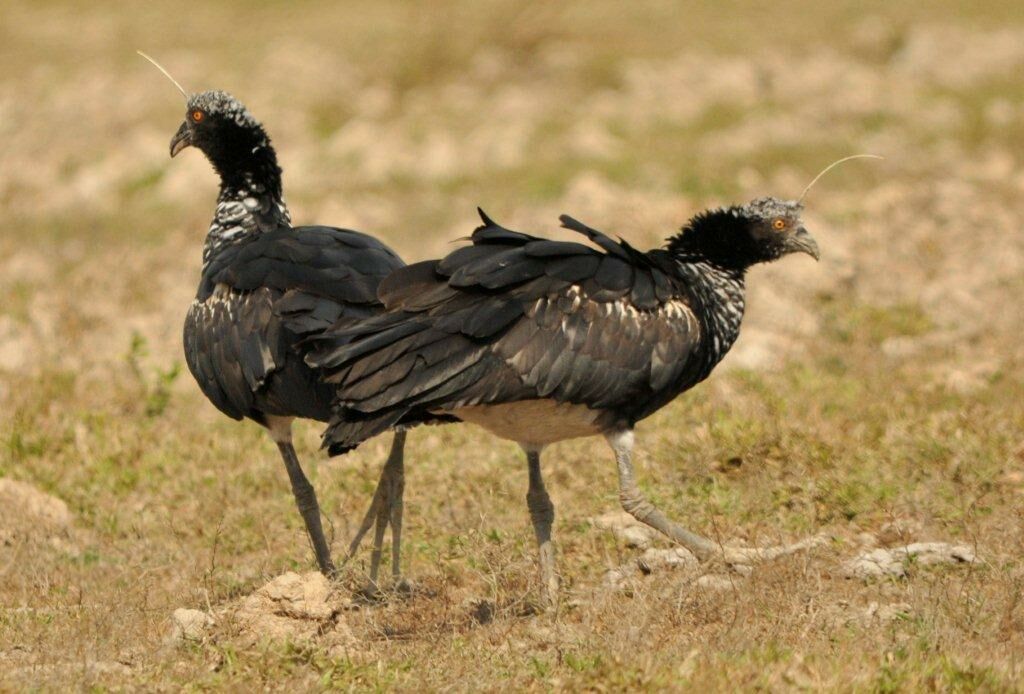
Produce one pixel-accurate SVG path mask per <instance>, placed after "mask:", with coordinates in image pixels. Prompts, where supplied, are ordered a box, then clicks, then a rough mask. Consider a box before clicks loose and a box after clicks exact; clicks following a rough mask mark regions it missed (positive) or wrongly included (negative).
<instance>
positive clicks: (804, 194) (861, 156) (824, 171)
mask: <svg viewBox="0 0 1024 694" xmlns="http://www.w3.org/2000/svg"><path fill="white" fill-rule="evenodd" d="M851 159H885V157H880V156H878V155H877V154H851V155H850V156H848V157H843V158H842V159H837V160H835V161H834V162H832V163H831V164H829V165H828V166H826V167H825V168H824V169H822V170H821V172H820V173H819V174H818V175H817V176H815V177H814V178H813V179H812V180H811V182H810V183H808V184H807V187H806V188H804V192H802V193H800V198H799V199H798V200H797V202H798V203H799V202H803V201H804V198H805V197H807V191H809V190H810V189H811V188H812V187H813V186H814V184H815V183H817V182H818V179H820V178H821V177H822V176H824V175H825V174H827V173H828V172H829V171H831V170H832V169H834V168H835V167H837V166H839V165H840V164H842V163H843V162H847V161H850V160H851Z"/></svg>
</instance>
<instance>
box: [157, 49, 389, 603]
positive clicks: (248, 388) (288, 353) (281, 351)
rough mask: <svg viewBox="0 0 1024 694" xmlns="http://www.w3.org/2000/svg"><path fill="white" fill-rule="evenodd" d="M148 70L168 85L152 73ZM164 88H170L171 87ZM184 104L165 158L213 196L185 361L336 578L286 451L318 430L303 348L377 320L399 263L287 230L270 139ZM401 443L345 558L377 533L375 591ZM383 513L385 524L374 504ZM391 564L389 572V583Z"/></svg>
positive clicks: (323, 404)
mask: <svg viewBox="0 0 1024 694" xmlns="http://www.w3.org/2000/svg"><path fill="white" fill-rule="evenodd" d="M143 57H145V58H146V59H147V60H150V62H153V64H154V65H156V66H157V68H159V69H160V70H161V71H162V72H164V74H165V75H167V77H168V78H170V75H168V74H167V72H166V71H165V70H163V68H162V67H160V66H159V65H157V64H156V63H155V62H154V61H153V60H152V59H151V58H149V57H148V56H145V55H143ZM171 81H172V82H174V80H173V78H171ZM174 83H175V85H176V86H178V89H179V90H180V91H181V92H182V94H184V95H185V98H186V100H187V109H186V112H185V121H184V122H183V123H182V124H181V127H180V128H178V132H177V133H176V134H175V135H174V138H173V139H172V140H171V156H172V157H174V156H175V155H177V154H178V153H179V152H181V151H182V150H183V149H185V148H186V147H195V148H197V149H199V150H201V151H202V152H203V154H205V155H206V157H207V159H209V161H210V163H211V164H212V165H213V167H214V169H216V171H217V173H218V174H219V175H220V194H219V195H218V197H217V206H216V210H215V212H214V216H213V221H212V222H211V223H210V229H209V232H208V233H207V236H206V244H205V246H204V247H203V270H202V275H201V277H200V281H199V288H198V290H197V292H196V297H195V300H194V301H193V302H192V305H191V306H190V307H189V310H188V315H187V317H186V319H185V330H184V343H185V359H186V361H187V362H188V367H189V370H190V371H191V372H192V375H193V376H195V379H196V381H197V383H198V384H199V387H200V388H201V389H202V391H203V393H204V394H205V395H206V397H207V398H209V400H210V402H212V403H213V404H214V405H215V406H216V407H217V409H219V410H220V411H221V412H223V413H224V414H226V415H228V416H229V417H232V418H234V419H242V418H249V419H251V420H253V421H255V422H257V423H259V424H261V425H263V426H264V427H266V429H267V430H268V432H269V433H270V436H271V437H272V438H273V439H274V441H275V442H276V443H277V446H278V448H279V449H280V451H281V456H282V458H283V459H284V464H285V467H286V469H287V471H288V477H289V479H290V481H291V485H292V492H293V493H294V495H295V502H296V504H297V506H298V508H299V512H300V513H301V514H302V518H303V520H304V521H305V525H306V530H307V532H308V533H309V538H310V541H311V542H312V545H313V549H314V552H315V554H316V560H317V564H318V565H319V567H320V570H321V571H322V572H323V573H324V574H326V575H333V574H334V573H335V571H336V569H335V565H334V562H333V560H332V559H331V552H330V547H329V545H328V542H327V539H326V538H325V537H324V531H323V527H322V524H321V520H320V507H319V504H318V502H317V498H316V492H315V491H314V489H313V486H312V485H311V484H310V482H309V480H308V479H307V478H306V476H305V474H304V473H303V471H302V468H301V466H300V465H299V461H298V457H297V456H296V454H295V448H294V447H293V446H292V439H291V425H292V420H293V419H294V418H296V417H303V418H307V419H315V420H318V421H322V422H326V421H328V420H329V419H331V417H332V400H333V396H334V389H333V387H332V386H329V385H327V384H325V383H324V382H323V380H322V379H321V377H320V375H319V374H318V373H317V372H316V370H315V369H313V368H311V367H310V366H308V365H307V364H306V363H305V362H304V361H303V356H304V347H303V344H302V343H303V340H305V339H307V338H308V337H310V336H311V335H316V334H317V333H319V332H320V331H322V330H324V329H326V328H328V327H330V326H340V325H348V324H352V323H355V322H358V321H359V320H362V319H365V318H367V317H368V316H371V315H373V314H375V313H378V312H380V311H381V310H382V309H383V307H382V305H381V303H380V302H379V301H378V300H377V285H378V284H379V283H380V281H381V280H382V279H383V278H384V277H386V276H387V275H388V274H390V273H391V272H392V271H393V270H396V269H398V268H401V267H403V266H404V263H403V262H402V260H401V259H400V258H399V257H398V256H397V255H396V254H395V253H394V252H393V251H392V250H391V249H390V248H388V247H387V246H385V245H384V244H382V243H381V242H380V241H378V240H376V239H374V238H372V237H370V236H367V235H365V234H361V233H359V232H356V231H350V230H348V229H336V228H333V227H325V226H302V227H293V226H292V225H291V217H290V215H289V213H288V208H287V206H286V205H285V203H284V198H283V195H282V189H281V168H280V167H279V166H278V163H277V155H276V153H275V152H274V148H273V147H272V146H271V144H270V139H269V138H268V137H267V134H266V132H265V130H264V129H263V127H262V126H261V125H260V124H259V123H258V122H257V121H256V120H255V119H254V118H253V117H252V115H251V114H250V113H249V111H248V110H247V109H246V108H245V106H243V105H242V104H241V103H240V102H239V101H238V100H237V99H235V98H234V97H232V96H231V95H230V94H227V93H225V92H221V91H207V92H202V93H200V94H192V95H189V94H187V93H186V92H185V90H184V89H182V88H181V87H180V85H178V84H177V82H174ZM404 443H405V433H404V432H396V433H395V438H394V442H393V444H392V448H391V454H390V455H389V457H388V461H387V463H386V464H385V469H386V470H388V476H387V481H388V484H387V485H381V486H380V487H379V488H378V491H377V494H376V495H375V497H374V505H373V506H371V509H370V511H369V512H368V513H367V515H366V518H365V519H364V520H363V524H362V527H361V529H360V531H359V533H358V535H357V536H356V538H355V539H354V540H353V542H352V544H351V546H350V548H349V556H351V555H352V554H353V553H354V552H355V550H356V549H357V548H358V545H359V542H360V541H361V539H362V537H363V535H364V534H365V533H366V531H367V529H368V528H369V526H370V525H371V524H374V523H376V537H375V540H376V542H375V546H374V552H373V555H372V559H371V569H370V579H371V585H375V583H376V578H377V569H378V566H379V562H380V554H381V543H382V540H383V534H384V531H385V529H386V526H387V525H388V524H390V525H391V526H392V536H393V538H394V539H395V540H396V542H395V548H396V550H397V546H398V544H399V543H398V541H397V540H398V539H399V538H400V535H401V497H402V490H401V484H402V479H403V475H402V465H403V449H404ZM387 499H394V501H389V502H388V503H387V506H386V509H387V515H384V511H385V506H384V505H382V503H381V501H382V500H387ZM398 559H399V557H398V554H397V552H396V553H395V554H394V556H393V561H392V573H393V574H394V575H395V577H396V578H397V577H398V574H399V561H398Z"/></svg>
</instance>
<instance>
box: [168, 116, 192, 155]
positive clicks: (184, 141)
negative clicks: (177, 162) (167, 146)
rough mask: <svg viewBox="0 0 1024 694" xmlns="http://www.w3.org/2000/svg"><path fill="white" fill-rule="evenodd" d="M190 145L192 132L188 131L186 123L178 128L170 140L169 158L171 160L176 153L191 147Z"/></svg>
mask: <svg viewBox="0 0 1024 694" xmlns="http://www.w3.org/2000/svg"><path fill="white" fill-rule="evenodd" d="M191 144H192V132H191V130H189V127H188V123H182V124H181V127H180V128H178V132H176V133H175V134H174V137H172V138H171V158H172V159H173V158H174V157H175V156H176V155H177V154H178V152H180V151H181V150H183V149H185V148H186V147H189V146H191Z"/></svg>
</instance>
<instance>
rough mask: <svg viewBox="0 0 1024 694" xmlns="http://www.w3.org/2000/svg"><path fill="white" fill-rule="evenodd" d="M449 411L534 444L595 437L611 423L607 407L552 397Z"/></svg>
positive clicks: (505, 436)
mask: <svg viewBox="0 0 1024 694" xmlns="http://www.w3.org/2000/svg"><path fill="white" fill-rule="evenodd" d="M446 413H450V414H454V415H455V416H456V417H458V418H459V419H461V420H463V421H465V422H471V423H473V424H476V425H478V426H481V427H483V428H484V429H486V430H487V431H489V432H491V433H492V434H494V435H495V436H500V437H501V438H503V439H508V440H510V441H516V442H518V443H522V444H527V445H532V446H546V445H548V444H551V443H555V442H556V441H564V440H566V439H576V438H581V437H584V436H595V435H598V434H601V433H602V432H603V431H604V430H605V429H606V428H607V424H608V422H607V420H608V414H607V413H606V412H605V411H604V410H594V409H591V408H589V407H587V406H586V405H577V404H573V403H568V402H558V401H556V400H551V399H543V400H540V399H538V400H520V401H518V402H508V403H499V404H494V405H471V406H469V407H461V408H458V409H454V410H448V411H446Z"/></svg>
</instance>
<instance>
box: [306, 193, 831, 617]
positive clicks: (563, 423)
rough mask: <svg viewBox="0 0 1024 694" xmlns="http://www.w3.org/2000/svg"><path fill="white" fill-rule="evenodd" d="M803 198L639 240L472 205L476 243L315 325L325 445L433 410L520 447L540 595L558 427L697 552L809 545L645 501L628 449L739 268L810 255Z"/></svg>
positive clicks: (737, 313)
mask: <svg viewBox="0 0 1024 694" xmlns="http://www.w3.org/2000/svg"><path fill="white" fill-rule="evenodd" d="M801 209H802V204H801V203H800V202H792V201H782V200H778V199H775V198H761V199H758V200H754V201H752V202H750V203H748V204H746V205H742V206H734V207H728V208H725V209H715V210H711V211H707V212H703V213H701V214H698V215H697V216H695V217H694V218H693V219H691V220H690V222H689V223H688V224H687V225H686V226H685V227H684V228H683V229H682V231H681V232H680V233H679V234H677V235H675V236H673V237H672V238H670V239H669V240H668V243H667V245H666V246H665V247H664V248H658V249H654V250H649V251H646V252H641V251H638V250H636V249H634V248H632V247H631V246H629V245H628V244H627V243H626V242H625V241H618V242H616V241H613V240H612V239H611V238H609V237H608V236H606V235H605V234H602V233H601V232H599V231H596V230H594V229H591V228H590V227H588V226H586V225H584V224H581V223H580V222H578V221H576V220H574V219H572V218H570V217H567V216H562V218H561V221H562V224H563V226H565V227H566V228H568V229H571V230H573V231H577V232H579V233H581V234H583V235H585V236H586V237H587V238H588V239H590V241H591V242H592V243H593V244H594V245H596V246H597V247H599V248H600V250H596V249H594V248H592V247H590V246H587V245H584V244H581V243H571V242H562V241H552V240H547V239H541V238H536V237H533V236H529V235H527V234H522V233H518V232H515V231H510V230H508V229H504V228H502V227H500V226H498V225H497V224H495V223H494V222H493V221H491V219H489V218H488V217H487V215H486V214H484V213H483V211H480V216H481V218H482V219H483V225H482V226H480V227H478V228H477V229H476V230H475V231H474V232H473V235H472V237H471V241H472V245H470V246H467V247H464V248H460V249H458V250H456V251H454V252H452V253H451V254H449V255H448V256H447V257H445V258H444V259H443V260H431V261H426V262H421V263H416V264H414V265H410V266H407V267H404V268H402V269H399V270H396V271H395V272H394V273H393V274H391V275H390V276H389V277H388V278H387V279H386V280H385V281H384V282H382V283H381V285H380V289H379V296H380V298H381V300H382V301H383V302H384V304H385V306H386V309H387V310H386V312H385V313H383V314H380V315H378V316H374V317H373V318H370V319H368V320H365V321H361V322H359V323H357V324H354V325H350V326H337V327H333V328H331V329H328V330H325V331H321V332H319V333H317V334H316V335H314V336H313V337H312V340H311V341H312V342H313V344H314V347H313V349H312V350H311V351H310V352H309V354H308V356H307V357H306V361H307V363H309V364H311V365H312V366H314V367H315V368H318V369H322V370H323V372H324V373H325V374H327V381H329V382H330V383H332V384H334V387H335V389H336V399H337V407H336V409H335V412H334V415H333V417H332V418H331V421H330V424H329V426H328V428H327V431H326V433H325V434H324V445H325V446H326V447H328V448H329V450H330V451H331V452H332V453H340V452H343V451H346V450H349V449H351V448H353V447H355V446H357V445H359V443H361V442H362V441H364V440H366V439H367V438H369V437H371V436H374V435H375V434H377V433H380V432H382V431H385V430H386V429H388V428H389V427H391V426H393V425H395V424H396V423H399V422H402V423H408V424H415V423H417V422H420V421H424V420H426V419H429V418H432V417H435V416H437V415H439V414H444V415H451V416H454V417H457V418H458V419H460V420H462V421H466V422H472V423H475V424H478V425H480V426H482V427H484V428H485V429H487V430H488V431H490V432H492V433H494V434H496V435H497V436H500V437H502V438H506V439H510V440H512V441H516V442H518V443H519V444H520V446H521V447H522V448H523V450H524V451H525V453H526V459H527V463H528V466H529V491H528V493H527V497H526V498H527V506H528V508H529V512H530V518H531V520H532V523H533V528H534V532H535V534H536V538H537V542H538V544H539V549H540V570H541V592H542V599H543V600H544V602H546V603H548V604H550V603H551V602H552V601H553V598H554V596H555V594H556V591H557V586H558V579H557V574H556V570H555V560H554V549H553V546H552V544H551V525H552V522H553V519H554V507H553V505H552V503H551V500H550V498H549V497H548V493H547V491H546V489H545V487H544V482H543V479H542V477H541V469H540V454H541V451H542V450H543V448H544V447H545V446H546V445H548V444H551V443H554V442H556V441H562V440H565V439H571V438H576V437H581V436H592V435H602V436H604V437H605V438H606V439H607V441H608V443H609V444H610V445H611V447H612V450H613V451H614V453H615V458H616V461H617V463H618V472H619V497H620V500H621V502H622V506H623V508H625V510H626V511H628V512H629V513H630V514H632V515H633V516H634V517H635V518H637V519H638V520H640V521H642V522H644V523H646V524H648V525H650V526H651V527H653V528H655V529H657V530H659V531H660V532H662V533H664V534H665V535H666V536H668V537H669V538H671V539H672V540H674V541H676V542H678V543H679V544H681V545H683V546H684V547H686V548H687V549H689V550H690V551H691V552H693V553H694V554H695V555H696V556H697V557H698V558H700V559H702V560H707V559H710V558H713V557H721V558H722V559H724V560H725V561H726V562H728V563H749V562H751V561H754V560H758V559H766V558H771V557H777V556H780V555H782V554H786V553H788V552H792V551H796V550H798V549H801V548H804V547H807V546H809V545H811V544H813V543H814V542H815V541H813V540H812V541H804V542H800V543H796V544H793V545H788V546H781V547H771V548H762V549H756V548H738V547H725V546H722V545H720V544H718V543H716V542H713V541H711V540H709V539H707V538H705V537H702V536H700V535H698V534H696V533H694V532H691V531H690V530H687V529H686V528H684V527H682V526H681V525H679V524H677V523H675V522H673V521H671V520H669V519H668V518H667V517H666V516H665V515H664V514H663V513H662V512H661V511H659V510H658V509H657V508H655V507H654V506H653V505H652V504H651V503H650V502H649V501H648V500H647V499H646V498H645V497H644V495H643V494H642V493H641V491H640V489H639V487H638V486H637V483H636V477H635V475H634V471H633V463H632V460H631V452H632V449H633V428H634V427H635V426H636V423H637V422H639V421H640V420H642V419H644V418H645V417H647V416H649V415H651V414H653V413H654V412H656V411H657V410H658V409H660V408H661V407H663V406H665V405H666V404H667V403H669V402H670V401H671V400H672V399H673V398H675V397H676V396H677V395H679V394H680V393H682V392H684V391H686V390H688V389H690V388H692V387H693V386H695V385H696V384H698V383H700V382H701V381H703V380H704V379H705V378H707V377H708V375H709V374H710V373H711V371H712V369H714V367H715V365H716V364H718V362H719V361H720V360H721V359H722V357H724V356H725V354H726V352H727V351H728V350H729V348H730V347H731V346H732V344H733V343H734V342H735V341H736V338H737V336H738V334H739V329H740V321H741V319H742V318H743V309H744V276H745V274H746V272H747V270H748V269H749V268H750V267H751V266H752V265H755V264H757V263H765V262H771V261H774V260H777V259H779V258H781V257H782V256H784V255H788V254H790V253H806V254H808V255H810V256H812V257H813V258H815V259H817V258H818V246H817V244H816V243H815V241H814V239H813V238H812V237H811V235H810V234H809V233H808V232H807V230H806V229H805V228H804V226H803V224H802V222H801V221H800V211H801Z"/></svg>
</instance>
